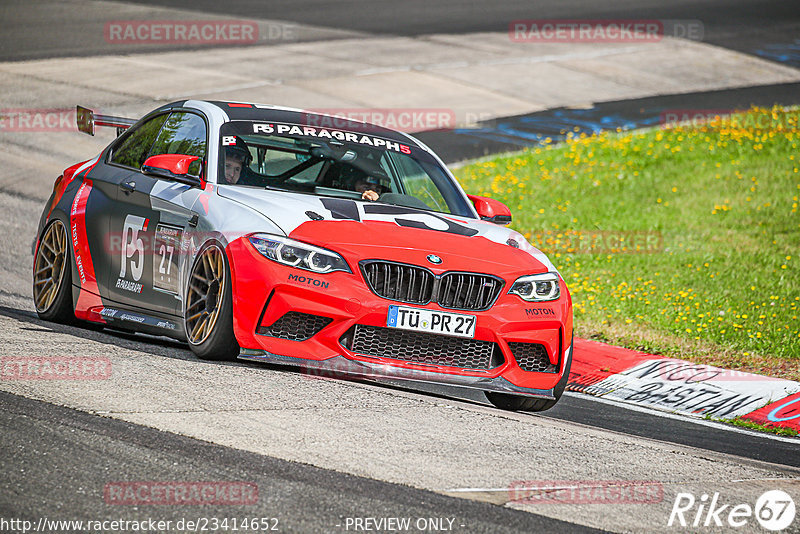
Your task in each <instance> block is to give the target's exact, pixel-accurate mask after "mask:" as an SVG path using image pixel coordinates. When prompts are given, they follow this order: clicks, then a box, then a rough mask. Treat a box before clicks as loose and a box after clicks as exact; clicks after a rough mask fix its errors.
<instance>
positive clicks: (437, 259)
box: [428, 254, 442, 265]
mask: <svg viewBox="0 0 800 534" xmlns="http://www.w3.org/2000/svg"><path fill="white" fill-rule="evenodd" d="M428 261H429V262H431V263H432V264H434V265H439V264H440V263H442V258H440V257H439V256H437V255H436V254H428Z"/></svg>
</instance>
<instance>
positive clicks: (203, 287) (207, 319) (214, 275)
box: [186, 245, 227, 345]
mask: <svg viewBox="0 0 800 534" xmlns="http://www.w3.org/2000/svg"><path fill="white" fill-rule="evenodd" d="M223 254H224V253H223V252H222V250H221V249H220V248H219V247H218V246H216V245H211V246H209V247H208V248H206V249H205V250H203V252H202V253H201V254H200V257H199V258H197V261H196V262H195V264H194V269H192V275H191V278H190V279H189V291H188V292H187V296H186V334H187V337H188V338H189V342H190V343H192V344H194V345H199V344H201V343H203V342H204V341H205V340H206V339H208V336H209V335H210V334H211V332H213V330H214V325H215V324H216V323H217V317H219V314H220V310H221V308H222V297H223V295H224V294H225V289H226V288H225V284H226V282H225V280H226V279H227V276H226V273H225V258H224V257H223Z"/></svg>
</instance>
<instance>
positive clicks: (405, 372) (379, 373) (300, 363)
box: [239, 349, 555, 400]
mask: <svg viewBox="0 0 800 534" xmlns="http://www.w3.org/2000/svg"><path fill="white" fill-rule="evenodd" d="M239 359H240V360H249V361H256V362H268V363H273V364H277V365H288V366H292V367H299V368H301V369H302V370H303V372H306V373H307V374H310V375H313V376H318V377H321V378H343V379H344V378H348V377H357V378H366V379H371V380H380V379H383V380H386V379H390V380H408V381H411V382H425V383H427V384H441V385H447V386H461V387H466V388H472V389H480V390H482V391H496V392H498V393H510V394H513V395H523V396H526V397H535V398H539V399H549V400H555V396H554V395H553V390H552V389H532V388H523V387H520V386H516V385H514V384H512V383H511V382H509V381H508V380H506V379H505V378H502V377H495V378H490V377H482V376H460V375H449V374H445V373H436V372H433V371H424V370H419V369H406V368H404V367H395V366H393V365H384V364H379V363H371V362H360V361H355V360H350V359H347V358H345V357H344V356H341V355H339V356H334V357H333V358H328V359H327V360H308V359H305V358H295V357H292V356H281V355H279V354H273V353H271V352H267V351H265V350H255V349H242V350H241V351H240V353H239Z"/></svg>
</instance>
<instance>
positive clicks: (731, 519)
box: [667, 490, 795, 532]
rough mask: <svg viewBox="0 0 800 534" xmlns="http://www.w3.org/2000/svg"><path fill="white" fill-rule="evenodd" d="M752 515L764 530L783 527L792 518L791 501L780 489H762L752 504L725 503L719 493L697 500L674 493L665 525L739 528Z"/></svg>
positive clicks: (791, 520)
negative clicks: (753, 504) (765, 490)
mask: <svg viewBox="0 0 800 534" xmlns="http://www.w3.org/2000/svg"><path fill="white" fill-rule="evenodd" d="M754 517H755V519H756V520H757V521H758V523H759V524H760V525H761V526H762V527H763V528H765V529H767V530H771V531H773V532H777V531H780V530H783V529H785V528H787V527H788V526H789V525H791V524H792V522H793V521H794V518H795V505H794V501H793V500H792V498H791V496H789V494H788V493H786V492H785V491H781V490H770V491H767V492H765V493H764V494H763V495H761V497H759V498H758V499H757V500H756V503H755V506H751V505H750V504H749V503H739V504H731V503H725V502H724V501H723V500H722V499H720V495H719V492H715V493H714V495H713V496H709V495H708V494H707V493H704V494H702V495H701V496H700V498H699V499H698V498H696V497H695V496H694V495H692V494H691V493H678V495H676V496H675V502H674V503H673V505H672V512H671V513H670V515H669V521H668V522H667V526H670V527H673V526H676V527H685V528H688V529H690V530H692V531H693V532H696V531H697V530H698V527H710V528H714V527H733V528H739V527H743V526H745V525H748V524H751V522H752V520H753V518H754Z"/></svg>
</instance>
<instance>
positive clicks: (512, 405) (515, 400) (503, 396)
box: [484, 335, 575, 412]
mask: <svg viewBox="0 0 800 534" xmlns="http://www.w3.org/2000/svg"><path fill="white" fill-rule="evenodd" d="M574 341H575V336H574V335H573V337H572V341H570V351H569V359H568V360H567V363H566V365H565V366H564V375H563V376H562V377H561V380H559V381H558V384H556V387H554V388H553V396H554V397H555V399H537V398H534V397H523V396H522V395H512V394H510V393H499V392H496V391H484V394H485V395H486V398H487V399H489V402H491V403H492V404H494V405H495V406H496V407H497V408H500V409H501V410H509V411H512V412H517V411H523V412H543V411H545V410H549V409H550V408H552V407H553V406H555V405H556V403H557V402H558V400H559V399H560V398H561V395H563V394H564V390H565V389H566V388H567V381H568V380H569V370H570V368H571V367H572V352H573V351H574V350H575V348H574V346H573V343H574Z"/></svg>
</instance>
